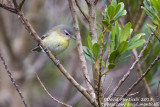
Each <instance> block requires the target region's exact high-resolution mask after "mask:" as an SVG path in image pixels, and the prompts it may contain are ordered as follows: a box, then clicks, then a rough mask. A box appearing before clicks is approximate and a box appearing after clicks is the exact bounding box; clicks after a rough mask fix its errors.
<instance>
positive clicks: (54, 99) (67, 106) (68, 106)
mask: <svg viewBox="0 0 160 107" xmlns="http://www.w3.org/2000/svg"><path fill="white" fill-rule="evenodd" d="M35 74H36V77H37V79H38V81H39V82H40V84H41V86H42V88H43V89H44V91H45V92H46V93H47V94H48V95H49V97H50V98H51V99H52V100H53V101H55V102H57V103H59V104H61V105H63V106H66V107H71V106H70V105H68V104H65V103H63V102H61V101H59V100H57V99H56V98H55V97H53V96H52V95H51V94H50V93H49V92H48V90H47V89H46V87H45V86H44V84H43V83H42V81H41V79H40V78H39V76H38V74H37V73H36V72H35Z"/></svg>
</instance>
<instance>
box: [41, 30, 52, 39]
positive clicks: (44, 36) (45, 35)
mask: <svg viewBox="0 0 160 107" xmlns="http://www.w3.org/2000/svg"><path fill="white" fill-rule="evenodd" d="M49 34H50V32H49V33H46V34H44V35H43V36H42V37H41V39H42V40H43V39H44V38H46V37H47V36H48V35H49Z"/></svg>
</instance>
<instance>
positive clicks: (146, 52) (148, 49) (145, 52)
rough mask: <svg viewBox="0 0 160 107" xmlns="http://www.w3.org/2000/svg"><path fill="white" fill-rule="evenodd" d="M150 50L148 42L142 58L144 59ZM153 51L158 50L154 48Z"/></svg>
mask: <svg viewBox="0 0 160 107" xmlns="http://www.w3.org/2000/svg"><path fill="white" fill-rule="evenodd" d="M151 48H152V43H150V42H149V44H148V46H147V48H146V50H145V51H144V53H143V56H142V57H143V58H145V57H146V56H147V55H148V53H149V52H150V50H151ZM155 49H156V50H157V49H158V48H155Z"/></svg>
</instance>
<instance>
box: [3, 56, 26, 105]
mask: <svg viewBox="0 0 160 107" xmlns="http://www.w3.org/2000/svg"><path fill="white" fill-rule="evenodd" d="M0 58H1V60H2V62H3V65H4V67H5V69H6V71H7V73H8V75H9V78H10V79H11V82H12V83H13V85H14V87H15V88H16V90H17V92H18V94H19V96H20V98H21V100H22V102H23V104H24V106H25V107H28V105H27V103H26V101H25V99H24V97H23V95H22V92H21V91H20V89H19V87H18V85H17V83H16V82H15V80H14V78H13V77H12V73H11V71H10V70H9V68H8V66H7V64H6V61H5V59H4V58H3V56H2V54H1V53H0Z"/></svg>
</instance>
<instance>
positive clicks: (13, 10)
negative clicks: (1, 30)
mask: <svg viewBox="0 0 160 107" xmlns="http://www.w3.org/2000/svg"><path fill="white" fill-rule="evenodd" d="M0 7H2V8H3V9H6V10H8V11H10V12H12V13H15V14H17V10H16V9H15V8H13V7H10V6H7V5H5V4H3V3H0Z"/></svg>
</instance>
